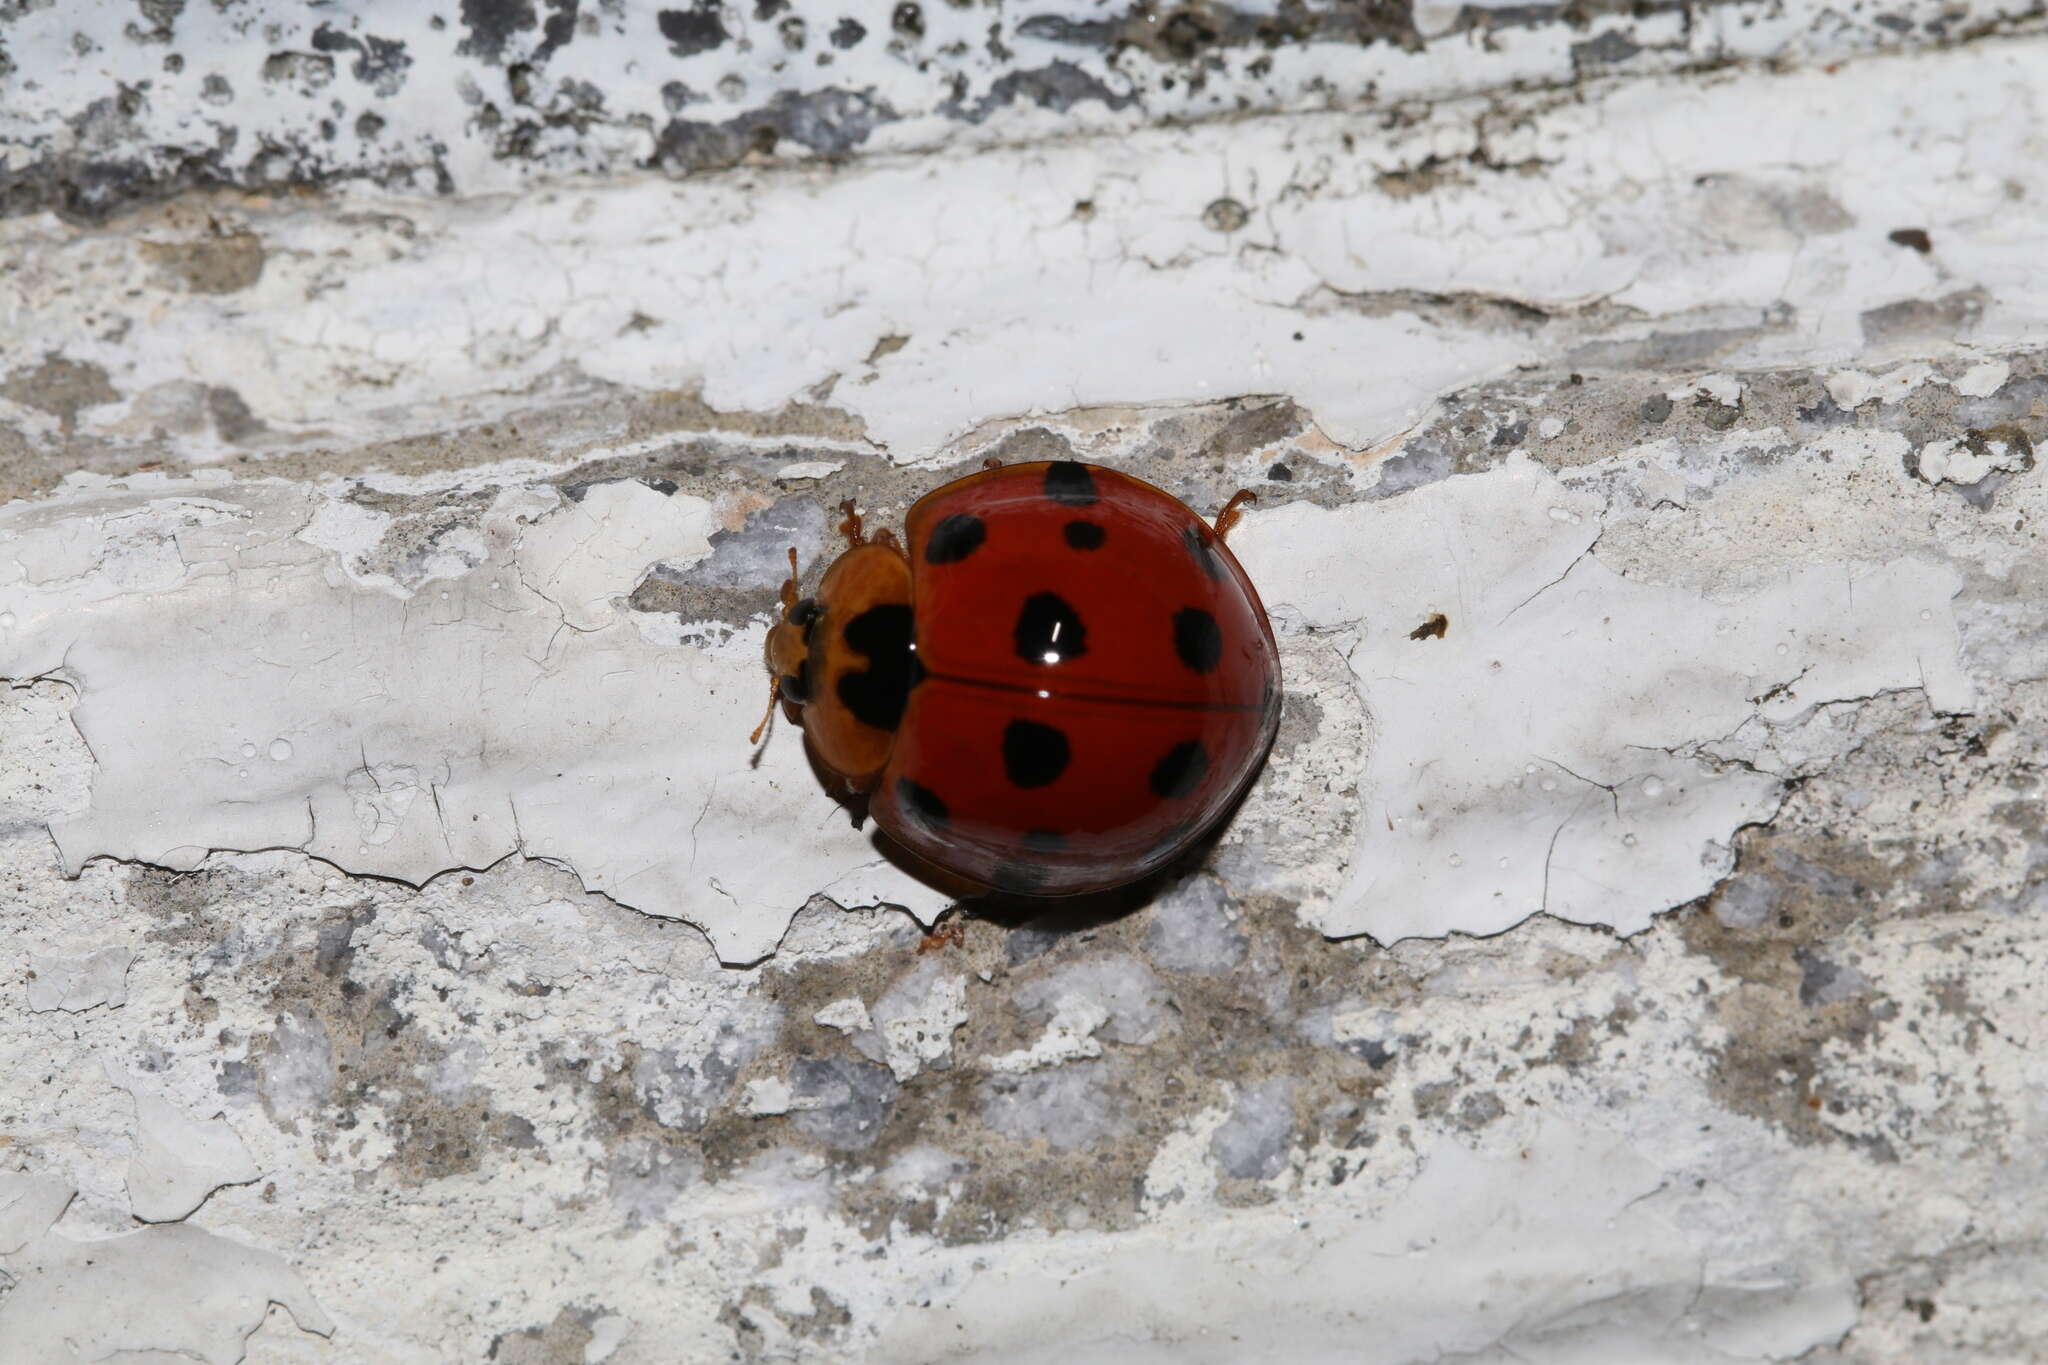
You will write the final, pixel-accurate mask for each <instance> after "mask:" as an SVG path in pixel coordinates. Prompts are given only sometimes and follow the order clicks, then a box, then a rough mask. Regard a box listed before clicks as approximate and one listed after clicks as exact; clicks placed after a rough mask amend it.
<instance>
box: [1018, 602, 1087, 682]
mask: <svg viewBox="0 0 2048 1365" xmlns="http://www.w3.org/2000/svg"><path fill="white" fill-rule="evenodd" d="M1016 642H1017V657H1019V658H1021V659H1023V660H1025V661H1026V662H1029V663H1034V664H1056V663H1061V662H1063V661H1065V660H1067V659H1076V658H1079V657H1080V656H1081V655H1083V654H1086V653H1087V652H1088V628H1087V627H1086V626H1085V625H1083V624H1081V617H1080V614H1079V613H1078V612H1076V611H1075V610H1074V609H1073V608H1072V607H1070V606H1068V605H1067V599H1066V598H1064V597H1061V596H1060V595H1059V594H1058V593H1055V592H1040V593H1033V594H1032V595H1031V596H1029V597H1027V598H1025V599H1024V609H1023V610H1022V611H1020V612H1018V613H1017V629H1016Z"/></svg>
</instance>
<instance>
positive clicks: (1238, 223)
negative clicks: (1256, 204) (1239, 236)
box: [1202, 199, 1252, 232]
mask: <svg viewBox="0 0 2048 1365" xmlns="http://www.w3.org/2000/svg"><path fill="white" fill-rule="evenodd" d="M1251 217H1252V215H1251V210H1250V209H1247V208H1246V207H1245V206H1244V205H1243V204H1240V203H1238V202H1237V201H1236V200H1235V199H1216V200H1212V201H1210V204H1209V207H1207V208H1205V209H1203V210H1202V226H1204V227H1206V228H1208V229H1209V230H1210V231H1211V232H1236V231H1238V230H1239V229H1241V228H1243V227H1244V225H1245V224H1246V223H1248V222H1250V221H1251Z"/></svg>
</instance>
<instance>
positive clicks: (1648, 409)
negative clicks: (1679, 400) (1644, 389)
mask: <svg viewBox="0 0 2048 1365" xmlns="http://www.w3.org/2000/svg"><path fill="white" fill-rule="evenodd" d="M1670 415H1671V400H1670V399H1669V398H1667V397H1665V396H1664V395H1663V394H1661V393H1656V394H1651V395H1650V396H1649V397H1648V398H1645V399H1644V400H1643V407H1642V416H1643V420H1644V421H1645V422H1661V421H1663V420H1664V419H1665V418H1667V417H1669V416H1670Z"/></svg>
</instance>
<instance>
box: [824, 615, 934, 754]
mask: <svg viewBox="0 0 2048 1365" xmlns="http://www.w3.org/2000/svg"><path fill="white" fill-rule="evenodd" d="M842 633H843V634H844V635H845V637H846V645H847V648H849V649H851V650H853V651H854V652H855V653H856V654H860V655H863V656H865V657H866V659H867V661H868V666H867V667H866V668H865V669H862V670H860V671H859V672H847V673H842V674H840V675H839V700H840V701H841V702H842V703H843V704H844V705H845V707H846V709H847V710H849V711H851V712H853V717H854V719H855V720H858V721H860V722H861V723H862V724H863V725H872V726H874V727H875V728H876V729H877V730H893V729H895V728H896V727H897V726H898V725H899V724H901V723H902V721H903V708H904V706H905V705H906V704H908V702H909V701H910V687H911V683H912V682H913V681H915V680H914V679H913V678H912V676H911V660H912V659H913V658H915V657H916V656H914V655H913V654H912V653H911V652H910V608H909V607H908V606H906V605H904V604H903V603H901V602H889V603H885V604H883V605H882V606H879V607H869V608H868V609H867V610H866V611H864V612H862V613H861V614H860V615H858V616H856V617H854V618H853V619H852V620H851V621H848V622H847V623H846V629H845V631H844V632H842Z"/></svg>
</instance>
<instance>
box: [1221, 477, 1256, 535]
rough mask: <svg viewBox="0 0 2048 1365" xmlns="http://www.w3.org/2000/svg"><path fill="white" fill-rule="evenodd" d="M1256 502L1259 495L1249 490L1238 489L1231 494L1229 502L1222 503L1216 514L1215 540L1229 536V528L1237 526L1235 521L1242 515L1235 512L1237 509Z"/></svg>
mask: <svg viewBox="0 0 2048 1365" xmlns="http://www.w3.org/2000/svg"><path fill="white" fill-rule="evenodd" d="M1258 500H1259V495H1258V494H1257V493H1254V492H1252V490H1251V489H1249V488H1240V489H1238V490H1237V491H1236V492H1235V493H1232V494H1231V495H1230V501H1229V502H1226V503H1224V504H1223V510H1222V511H1221V512H1218V513H1217V514H1216V539H1218V540H1222V539H1224V538H1226V537H1227V536H1229V534H1230V528H1231V527H1233V526H1235V525H1237V519H1238V518H1239V517H1240V516H1242V515H1243V514H1242V513H1241V512H1239V511H1238V510H1237V509H1238V508H1240V507H1242V506H1244V505H1245V504H1246V503H1248V502H1257V501H1258Z"/></svg>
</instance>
